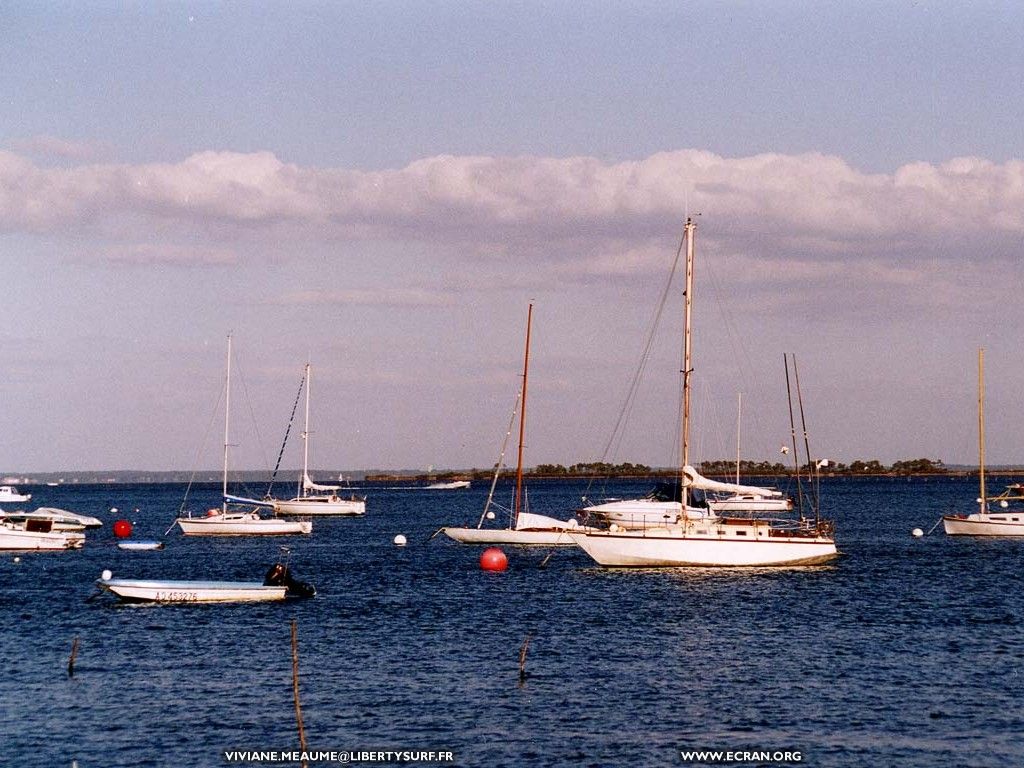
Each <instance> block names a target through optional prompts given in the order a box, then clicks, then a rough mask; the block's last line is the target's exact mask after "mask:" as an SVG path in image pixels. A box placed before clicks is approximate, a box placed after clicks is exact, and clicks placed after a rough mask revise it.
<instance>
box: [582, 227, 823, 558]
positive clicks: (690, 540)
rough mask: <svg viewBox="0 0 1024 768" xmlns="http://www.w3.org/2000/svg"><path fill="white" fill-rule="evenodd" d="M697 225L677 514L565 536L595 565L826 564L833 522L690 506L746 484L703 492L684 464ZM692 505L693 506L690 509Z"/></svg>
mask: <svg viewBox="0 0 1024 768" xmlns="http://www.w3.org/2000/svg"><path fill="white" fill-rule="evenodd" d="M695 230H696V224H694V222H693V221H692V220H691V219H687V221H686V228H685V246H686V287H685V293H684V302H685V303H684V307H685V310H684V317H685V324H684V332H683V414H682V416H683V418H682V430H681V444H682V451H681V453H682V465H681V467H680V486H681V499H680V507H679V509H680V511H681V510H686V514H680V515H679V516H678V518H677V519H676V520H674V521H671V522H669V523H663V524H660V525H653V526H650V527H640V528H636V529H624V528H622V527H621V526H619V525H618V524H614V525H611V526H609V528H608V529H607V530H601V531H597V530H588V531H576V532H569V533H568V536H569V537H570V538H571V539H572V540H573V541H574V542H575V543H576V544H577V545H579V546H580V547H581V548H582V549H583V550H584V551H585V552H586V553H587V554H588V555H590V556H591V557H592V558H593V559H594V560H595V561H596V562H597V563H598V564H600V565H603V566H618V567H644V568H651V567H673V566H733V567H736V566H783V565H808V564H816V563H823V562H826V561H828V560H831V559H832V558H834V557H836V555H837V552H836V545H835V539H834V537H833V534H832V525H831V523H829V522H827V521H820V520H818V519H817V517H815V519H804V518H803V517H802V516H801V518H799V519H794V520H777V519H760V518H755V517H743V518H729V517H719V516H718V515H717V514H715V513H714V512H713V511H712V510H701V509H700V508H693V507H691V506H690V505H689V503H688V501H689V499H690V494H691V492H692V491H693V490H694V489H696V488H699V487H702V486H704V487H705V489H706V490H718V491H721V492H728V493H743V492H746V491H748V490H749V489H748V488H744V487H743V486H733V487H731V488H729V486H731V484H729V483H714V481H706V482H707V483H714V484H715V485H716V486H718V487H717V488H715V489H707V488H706V485H705V484H704V482H702V481H704V480H705V479H703V478H701V479H698V478H700V476H699V475H697V474H696V472H694V471H693V469H692V467H690V466H689V451H690V434H689V433H690V374H691V371H692V366H691V356H692V342H691V319H692V302H693V261H694V259H693V256H694V232H695ZM691 509H692V510H694V511H693V512H692V513H691Z"/></svg>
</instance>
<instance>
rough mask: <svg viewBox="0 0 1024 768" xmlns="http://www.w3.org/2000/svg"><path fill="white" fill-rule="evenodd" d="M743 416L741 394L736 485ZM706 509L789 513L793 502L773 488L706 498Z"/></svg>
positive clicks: (739, 397)
mask: <svg viewBox="0 0 1024 768" xmlns="http://www.w3.org/2000/svg"><path fill="white" fill-rule="evenodd" d="M742 416H743V394H742V393H740V394H738V395H737V396H736V485H739V484H740V423H741V421H742ZM708 509H710V510H711V511H712V512H714V513H716V514H718V513H721V512H791V511H792V510H793V500H792V499H790V498H788V497H786V496H785V495H783V493H782V491H778V490H776V489H774V488H750V489H749V490H748V491H745V492H736V491H733V492H732V493H730V494H729V495H727V496H726V495H717V496H709V497H708Z"/></svg>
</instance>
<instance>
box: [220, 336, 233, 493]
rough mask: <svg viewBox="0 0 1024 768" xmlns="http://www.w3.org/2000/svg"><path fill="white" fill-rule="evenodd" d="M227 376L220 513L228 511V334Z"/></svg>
mask: <svg viewBox="0 0 1024 768" xmlns="http://www.w3.org/2000/svg"><path fill="white" fill-rule="evenodd" d="M225 370H226V371H227V374H226V376H225V380H224V478H223V480H222V481H221V511H222V512H224V513H226V512H227V511H228V500H227V496H228V427H229V426H230V419H231V334H230V333H229V334H228V360H227V365H225Z"/></svg>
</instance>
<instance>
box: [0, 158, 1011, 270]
mask: <svg viewBox="0 0 1024 768" xmlns="http://www.w3.org/2000/svg"><path fill="white" fill-rule="evenodd" d="M687 210H690V211H694V212H700V213H702V214H703V215H704V218H703V219H702V227H701V229H702V230H703V231H702V232H701V235H700V236H701V238H702V239H703V240H704V242H705V243H706V244H707V246H708V247H710V248H711V249H712V251H714V250H715V249H722V250H734V251H736V250H744V251H747V252H751V253H757V254H759V255H760V256H762V257H764V258H768V259H774V258H777V254H786V255H787V257H792V256H793V255H797V256H799V255H803V254H813V255H814V256H815V257H816V258H845V257H848V256H850V255H853V256H860V257H875V256H877V254H878V253H879V252H880V251H885V250H896V249H904V250H905V249H917V250H919V251H920V252H935V253H937V254H939V255H942V253H943V252H946V253H952V252H954V251H955V250H956V249H955V248H951V247H950V245H951V242H955V243H963V242H966V241H967V239H968V238H972V239H974V238H977V239H980V240H981V241H983V244H984V246H985V247H987V248H994V249H996V250H1006V249H1010V248H1014V249H1015V248H1017V247H1018V246H1019V244H1020V241H1021V235H1022V234H1024V162H1021V161H1018V160H1011V161H1008V162H1005V163H1002V164H997V163H993V162H991V161H988V160H984V159H981V158H956V159H953V160H950V161H948V162H945V163H941V164H938V165H932V164H927V163H913V164H910V165H906V166H903V167H901V168H899V169H897V170H896V171H895V172H894V173H892V174H865V173H862V172H860V171H857V170H855V169H854V168H851V167H850V166H849V165H848V164H847V163H846V162H845V161H843V160H842V159H840V158H838V157H833V156H827V155H821V154H816V153H808V154H802V155H780V154H763V155H756V156H752V157H741V158H725V157H721V156H719V155H715V154H712V153H709V152H703V151H698V150H679V151H675V152H664V153H659V154H655V155H652V156H650V157H647V158H644V159H642V160H638V161H626V162H618V163H608V162H604V161H601V160H598V159H596V158H590V157H569V158H544V157H455V156H448V155H442V156H437V157H431V158H425V159H422V160H418V161H416V162H413V163H411V164H409V165H408V166H406V167H405V168H401V169H391V170H381V171H356V170H347V169H333V168H327V169H321V168H313V167H301V166H298V165H294V164H290V163H285V162H282V161H281V160H279V159H278V158H277V157H275V156H274V155H273V154H272V153H269V152H257V153H249V154H242V153H237V152H212V151H211V152H202V153H199V154H195V155H192V156H191V157H188V158H186V159H185V160H183V161H181V162H178V163H150V164H142V165H112V164H107V165H102V164H101V165H79V166H75V167H71V168H44V167H40V166H38V165H36V164H34V163H32V162H31V161H30V160H28V159H26V158H25V157H23V156H20V155H17V154H14V153H10V152H0V230H2V231H8V232H11V231H26V232H38V233H61V232H65V231H66V230H67V229H68V228H69V227H91V228H100V229H106V230H113V229H119V228H124V227H128V226H131V225H132V224H134V225H135V226H137V228H138V230H139V232H140V233H143V232H144V233H146V234H147V237H148V235H149V233H151V232H152V228H153V226H154V224H155V225H157V226H158V228H159V229H160V231H168V232H177V233H178V234H179V235H180V233H183V232H196V231H200V232H210V231H211V230H215V229H216V228H218V227H220V228H228V229H231V230H232V231H233V232H235V233H236V234H237V233H238V232H241V233H250V234H251V235H253V236H258V235H259V233H262V232H265V231H267V230H268V229H274V228H279V227H285V228H288V229H289V230H291V231H293V232H294V231H299V232H302V233H303V234H304V235H305V236H307V237H315V238H320V239H363V238H372V239H392V240H419V241H423V242H430V243H439V244H448V245H455V246H460V247H467V246H468V247H469V248H470V249H471V251H470V252H473V253H481V252H487V251H488V249H491V248H493V245H494V244H495V243H504V244H506V245H507V244H513V245H515V246H516V247H518V248H521V249H524V251H525V252H531V251H530V249H534V250H533V251H532V253H534V254H541V255H543V257H544V258H547V259H552V260H558V259H575V260H579V259H580V258H583V259H588V258H592V259H594V262H595V263H594V268H595V269H597V270H601V269H608V264H607V263H605V264H604V265H603V266H602V259H604V260H605V261H607V259H608V258H609V256H610V254H612V253H614V252H616V251H617V252H618V253H619V254H623V256H622V258H623V260H624V261H626V262H629V261H631V260H632V261H640V262H642V261H644V260H645V257H644V251H645V250H646V249H648V248H649V244H650V241H651V240H652V238H664V237H667V236H672V237H675V236H676V234H677V232H678V230H679V229H680V227H681V219H682V217H683V215H684V212H685V211H687ZM221 236H223V235H221ZM617 268H620V267H617Z"/></svg>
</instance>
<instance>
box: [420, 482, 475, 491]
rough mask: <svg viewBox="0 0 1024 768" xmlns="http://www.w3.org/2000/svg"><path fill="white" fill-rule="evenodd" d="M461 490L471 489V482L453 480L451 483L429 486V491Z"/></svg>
mask: <svg viewBox="0 0 1024 768" xmlns="http://www.w3.org/2000/svg"><path fill="white" fill-rule="evenodd" d="M461 488H469V480H452V481H451V482H450V483H431V484H430V485H428V486H427V490H428V491H457V490H459V489H461Z"/></svg>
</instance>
